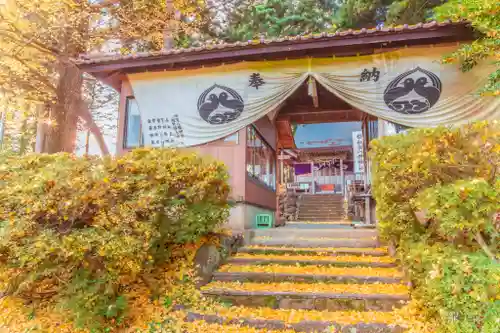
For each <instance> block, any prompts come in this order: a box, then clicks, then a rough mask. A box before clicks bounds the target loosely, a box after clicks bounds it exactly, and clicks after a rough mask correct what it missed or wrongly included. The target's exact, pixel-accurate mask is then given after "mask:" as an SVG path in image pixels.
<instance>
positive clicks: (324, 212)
mask: <svg viewBox="0 0 500 333" xmlns="http://www.w3.org/2000/svg"><path fill="white" fill-rule="evenodd" d="M299 214H300V215H342V214H344V210H342V209H338V210H328V209H299Z"/></svg>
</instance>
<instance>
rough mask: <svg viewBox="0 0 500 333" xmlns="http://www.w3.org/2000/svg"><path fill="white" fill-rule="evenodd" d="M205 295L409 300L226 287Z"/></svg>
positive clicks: (396, 296) (401, 296) (403, 296)
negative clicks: (230, 288)
mask: <svg viewBox="0 0 500 333" xmlns="http://www.w3.org/2000/svg"><path fill="white" fill-rule="evenodd" d="M202 294H203V295H205V296H245V297H254V296H264V297H266V296H270V297H297V298H313V299H318V298H328V299H358V300H394V301H409V300H410V296H409V295H391V294H348V293H315V292H291V291H240V290H226V289H205V290H202Z"/></svg>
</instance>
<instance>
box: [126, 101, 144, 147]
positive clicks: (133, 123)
mask: <svg viewBox="0 0 500 333" xmlns="http://www.w3.org/2000/svg"><path fill="white" fill-rule="evenodd" d="M142 143H143V140H142V128H141V114H140V113H139V105H138V104H137V101H136V100H135V98H134V97H127V104H126V107H125V133H124V138H123V147H124V148H135V147H140V146H142Z"/></svg>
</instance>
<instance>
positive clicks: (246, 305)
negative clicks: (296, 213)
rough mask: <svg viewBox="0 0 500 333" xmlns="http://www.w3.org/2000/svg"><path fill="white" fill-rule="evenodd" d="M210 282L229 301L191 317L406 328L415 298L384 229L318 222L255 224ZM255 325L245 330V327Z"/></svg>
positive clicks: (298, 327)
mask: <svg viewBox="0 0 500 333" xmlns="http://www.w3.org/2000/svg"><path fill="white" fill-rule="evenodd" d="M246 242H247V245H246V246H244V247H243V248H241V249H240V250H239V252H238V253H237V254H236V255H235V256H233V257H231V258H229V259H228V260H227V262H226V263H225V264H224V265H223V266H221V267H220V268H219V270H218V271H217V272H215V273H214V276H213V280H212V281H211V282H210V283H209V284H207V285H205V286H203V287H202V293H203V294H204V295H205V296H209V297H214V298H216V299H218V300H220V301H222V303H223V304H226V306H221V307H220V308H218V309H215V310H214V309H212V310H211V311H207V312H205V313H189V314H188V316H187V320H188V321H192V322H204V323H206V324H207V325H214V324H218V325H237V326H239V327H246V328H245V329H248V330H251V331H252V332H342V333H353V332H356V333H389V332H391V333H393V332H404V331H405V323H404V322H402V320H401V319H400V317H399V316H398V314H397V313H395V312H394V309H395V308H399V307H401V306H403V305H404V304H406V303H407V301H408V300H409V292H408V287H407V285H406V284H405V283H404V281H403V275H402V273H401V272H400V271H399V269H398V267H397V263H396V262H395V261H394V259H393V258H392V257H390V256H389V255H388V252H387V248H385V247H380V246H379V244H378V239H377V232H376V230H356V229H353V228H350V227H338V226H331V227H329V228H327V227H326V226H322V227H321V228H315V227H314V226H311V225H310V224H304V225H300V224H298V225H295V226H293V227H292V226H285V227H282V228H277V229H266V230H254V231H252V232H251V233H249V234H248V235H247V238H246ZM243 331H244V332H247V330H242V332H243Z"/></svg>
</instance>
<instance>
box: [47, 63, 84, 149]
mask: <svg viewBox="0 0 500 333" xmlns="http://www.w3.org/2000/svg"><path fill="white" fill-rule="evenodd" d="M59 75H60V77H59V82H58V84H57V90H56V91H57V92H56V103H55V104H54V105H53V107H52V109H51V111H50V119H51V121H52V122H53V123H51V126H50V128H49V131H48V136H47V151H46V152H47V153H49V154H54V153H58V152H67V153H73V152H74V150H75V141H76V132H77V123H78V108H77V107H76V108H75V106H77V105H75V104H76V103H79V100H81V93H82V82H83V81H82V75H81V73H80V70H79V69H78V68H77V67H75V66H74V65H70V63H69V62H68V61H61V64H60V70H59ZM54 121H55V122H54Z"/></svg>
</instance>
